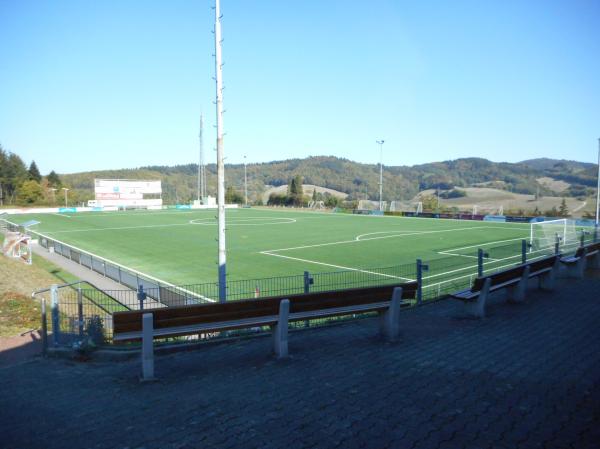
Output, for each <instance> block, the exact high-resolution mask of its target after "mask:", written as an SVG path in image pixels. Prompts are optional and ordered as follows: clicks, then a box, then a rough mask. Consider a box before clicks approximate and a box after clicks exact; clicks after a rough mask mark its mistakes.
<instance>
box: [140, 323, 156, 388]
mask: <svg viewBox="0 0 600 449" xmlns="http://www.w3.org/2000/svg"><path fill="white" fill-rule="evenodd" d="M153 335H154V317H153V316H152V314H151V313H144V315H143V317H142V378H141V381H142V382H148V381H152V380H155V377H154V344H153Z"/></svg>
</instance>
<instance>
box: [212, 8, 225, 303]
mask: <svg viewBox="0 0 600 449" xmlns="http://www.w3.org/2000/svg"><path fill="white" fill-rule="evenodd" d="M221 44H222V39H221V4H220V0H215V80H216V106H217V110H216V112H217V206H218V229H219V237H218V242H219V302H225V301H227V247H226V245H225V163H224V158H223V63H222V55H221Z"/></svg>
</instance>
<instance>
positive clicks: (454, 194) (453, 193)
mask: <svg viewBox="0 0 600 449" xmlns="http://www.w3.org/2000/svg"><path fill="white" fill-rule="evenodd" d="M465 196H467V192H465V191H464V190H460V189H452V190H446V191H444V192H441V193H440V198H443V199H445V200H449V199H451V198H463V197H465Z"/></svg>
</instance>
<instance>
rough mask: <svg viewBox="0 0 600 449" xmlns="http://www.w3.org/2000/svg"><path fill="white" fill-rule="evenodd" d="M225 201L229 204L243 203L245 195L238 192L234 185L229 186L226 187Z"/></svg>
mask: <svg viewBox="0 0 600 449" xmlns="http://www.w3.org/2000/svg"><path fill="white" fill-rule="evenodd" d="M225 203H227V204H243V203H244V197H243V196H242V194H241V193H239V192H237V191H236V190H235V189H234V188H233V186H228V187H227V189H225Z"/></svg>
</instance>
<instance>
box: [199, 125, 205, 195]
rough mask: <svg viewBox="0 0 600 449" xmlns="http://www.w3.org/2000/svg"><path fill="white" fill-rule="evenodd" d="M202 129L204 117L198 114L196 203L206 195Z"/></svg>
mask: <svg viewBox="0 0 600 449" xmlns="http://www.w3.org/2000/svg"><path fill="white" fill-rule="evenodd" d="M203 130H204V119H203V117H202V114H200V133H199V135H198V138H199V140H200V159H199V160H198V203H200V202H201V200H202V198H204V197H205V196H206V178H205V175H204V138H203V136H202V132H203Z"/></svg>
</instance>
